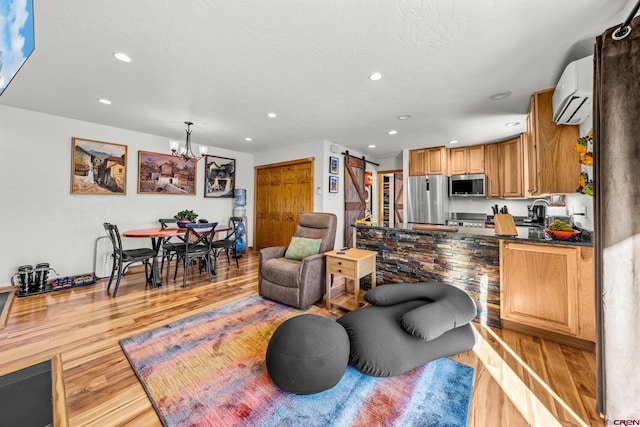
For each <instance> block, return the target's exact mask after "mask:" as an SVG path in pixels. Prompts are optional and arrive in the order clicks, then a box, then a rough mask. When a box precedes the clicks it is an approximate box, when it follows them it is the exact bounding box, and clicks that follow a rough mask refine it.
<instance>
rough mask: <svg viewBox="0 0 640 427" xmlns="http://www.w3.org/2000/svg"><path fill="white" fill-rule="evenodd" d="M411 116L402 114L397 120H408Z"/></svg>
mask: <svg viewBox="0 0 640 427" xmlns="http://www.w3.org/2000/svg"><path fill="white" fill-rule="evenodd" d="M410 118H411V116H410V115H409V114H402V115H400V116H398V120H409V119H410Z"/></svg>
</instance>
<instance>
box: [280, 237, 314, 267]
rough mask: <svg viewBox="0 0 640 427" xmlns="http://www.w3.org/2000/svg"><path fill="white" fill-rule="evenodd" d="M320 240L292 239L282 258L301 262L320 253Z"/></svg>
mask: <svg viewBox="0 0 640 427" xmlns="http://www.w3.org/2000/svg"><path fill="white" fill-rule="evenodd" d="M321 243H322V239H308V238H306V237H295V236H294V237H292V238H291V243H289V247H288V248H287V252H286V253H285V254H284V257H285V258H287V259H295V260H298V261H300V260H302V259H303V258H306V257H308V256H310V255H315V254H317V253H318V251H320V244H321Z"/></svg>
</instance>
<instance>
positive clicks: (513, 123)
mask: <svg viewBox="0 0 640 427" xmlns="http://www.w3.org/2000/svg"><path fill="white" fill-rule="evenodd" d="M519 124H520V122H509V123H505V124H504V125H505V126H518V125H519Z"/></svg>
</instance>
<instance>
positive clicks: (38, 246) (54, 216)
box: [0, 105, 253, 284]
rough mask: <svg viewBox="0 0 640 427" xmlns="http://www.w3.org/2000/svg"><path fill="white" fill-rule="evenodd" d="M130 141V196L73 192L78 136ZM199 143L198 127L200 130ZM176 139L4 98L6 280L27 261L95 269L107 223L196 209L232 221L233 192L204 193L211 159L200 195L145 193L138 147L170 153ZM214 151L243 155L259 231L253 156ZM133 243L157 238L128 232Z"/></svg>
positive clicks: (239, 164)
mask: <svg viewBox="0 0 640 427" xmlns="http://www.w3.org/2000/svg"><path fill="white" fill-rule="evenodd" d="M72 137H80V138H86V139H93V140H98V141H104V142H112V143H117V144H124V145H127V146H128V154H127V155H128V159H127V189H126V192H127V194H126V195H124V196H123V195H119V196H117V195H72V194H70V182H71V175H70V174H71V138H72ZM193 140H194V142H198V137H197V132H194V134H193ZM167 141H168V138H165V137H161V136H155V135H148V134H143V133H138V132H132V131H128V130H124V129H119V128H114V127H109V126H102V125H97V124H93V123H88V122H82V121H78V120H71V119H66V118H62V117H57V116H52V115H47V114H41V113H37V112H32V111H27V110H21V109H16V108H10V107H6V106H1V105H0V148H1V152H2V157H1V158H0V180H1V185H0V200H2V202H1V203H2V208H1V209H0V229H1V230H2V237H3V241H4V244H3V245H2V253H1V256H0V260H1V261H0V284H7V283H9V278H10V276H11V275H12V274H13V273H15V271H16V268H17V267H18V266H20V265H25V264H29V265H34V264H36V263H40V262H48V263H49V264H50V265H51V267H53V268H55V269H56V270H57V272H58V273H59V274H60V275H61V276H70V275H74V274H81V273H88V272H92V271H94V267H93V263H94V243H95V240H96V238H97V237H99V236H104V235H105V233H104V229H103V227H102V223H103V222H112V223H115V224H117V225H118V228H119V229H120V231H124V230H127V229H131V228H146V227H156V226H158V218H167V217H169V218H170V217H172V216H173V215H174V214H175V213H176V212H178V211H179V210H183V209H192V210H194V211H195V212H196V213H198V214H199V215H200V217H202V218H206V219H208V220H210V221H218V222H221V223H224V224H226V223H227V222H228V220H229V216H231V215H232V213H233V199H212V198H207V199H205V198H204V183H203V180H204V172H203V169H202V168H203V166H202V163H203V161H200V162H199V163H198V169H197V176H196V195H186V196H185V195H159V194H158V195H156V194H152V195H149V194H137V173H138V166H137V162H138V150H144V151H153V152H159V153H166V152H168V142H167ZM209 154H211V155H219V156H222V157H230V158H234V159H236V188H246V189H247V200H248V201H249V203H247V206H246V208H247V218H248V224H247V232H248V235H249V240H248V242H251V240H250V239H251V236H252V232H253V203H251V201H252V200H253V155H251V154H246V153H240V152H235V151H230V150H225V149H219V148H214V147H210V148H209ZM123 244H124V245H125V247H135V246H148V245H149V239H126V238H125V239H124V242H123Z"/></svg>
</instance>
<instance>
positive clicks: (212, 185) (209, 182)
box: [204, 156, 236, 197]
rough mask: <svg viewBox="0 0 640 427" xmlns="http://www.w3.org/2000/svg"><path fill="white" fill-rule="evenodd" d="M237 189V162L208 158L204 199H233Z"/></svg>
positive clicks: (214, 157) (227, 159) (224, 158)
mask: <svg viewBox="0 0 640 427" xmlns="http://www.w3.org/2000/svg"><path fill="white" fill-rule="evenodd" d="M235 188H236V161H235V160H234V159H229V158H226V157H217V156H207V157H206V159H205V169H204V197H233V190H234V189H235Z"/></svg>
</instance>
